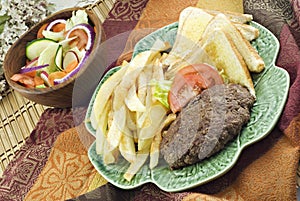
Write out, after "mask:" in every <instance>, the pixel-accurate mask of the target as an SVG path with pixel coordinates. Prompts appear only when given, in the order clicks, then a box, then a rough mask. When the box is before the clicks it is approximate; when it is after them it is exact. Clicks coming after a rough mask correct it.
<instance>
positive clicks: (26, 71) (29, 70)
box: [20, 64, 49, 73]
mask: <svg viewBox="0 0 300 201" xmlns="http://www.w3.org/2000/svg"><path fill="white" fill-rule="evenodd" d="M48 66H49V64H44V65H39V66H32V67H28V65H27V66H24V67H22V68H21V69H20V73H28V72H32V71H35V70H40V69H42V68H45V67H48Z"/></svg>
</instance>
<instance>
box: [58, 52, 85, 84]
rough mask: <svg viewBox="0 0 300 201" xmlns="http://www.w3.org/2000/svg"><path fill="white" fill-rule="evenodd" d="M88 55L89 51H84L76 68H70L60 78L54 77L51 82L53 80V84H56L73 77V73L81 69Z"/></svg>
mask: <svg viewBox="0 0 300 201" xmlns="http://www.w3.org/2000/svg"><path fill="white" fill-rule="evenodd" d="M88 56H89V53H88V52H86V53H85V55H84V57H83V58H82V59H81V60H80V62H79V64H78V65H77V67H76V68H74V70H72V71H71V72H70V73H68V74H67V75H66V76H65V77H63V78H61V79H55V80H54V81H53V82H54V85H57V84H61V83H63V82H65V81H67V80H68V79H70V78H71V77H73V76H74V75H76V74H77V73H78V72H79V70H80V69H81V67H82V66H83V65H84V63H85V61H86V60H87V58H88Z"/></svg>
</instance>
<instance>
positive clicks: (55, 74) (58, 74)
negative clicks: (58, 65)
mask: <svg viewBox="0 0 300 201" xmlns="http://www.w3.org/2000/svg"><path fill="white" fill-rule="evenodd" d="M66 75H67V73H66V72H63V71H56V72H53V73H50V74H49V76H48V80H49V83H50V84H51V86H54V80H55V79H61V78H63V77H65V76H66Z"/></svg>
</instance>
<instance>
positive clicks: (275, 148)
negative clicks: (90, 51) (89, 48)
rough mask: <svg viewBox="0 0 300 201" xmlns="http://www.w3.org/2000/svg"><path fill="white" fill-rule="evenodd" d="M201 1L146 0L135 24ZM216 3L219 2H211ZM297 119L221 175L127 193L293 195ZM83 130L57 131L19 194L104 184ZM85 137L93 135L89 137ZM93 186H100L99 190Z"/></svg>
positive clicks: (74, 191) (146, 24)
mask: <svg viewBox="0 0 300 201" xmlns="http://www.w3.org/2000/svg"><path fill="white" fill-rule="evenodd" d="M203 2H207V1H199V2H198V1H196V0H189V1H180V0H168V1H157V0H150V1H149V2H148V4H147V6H146V8H145V10H144V11H143V14H142V16H141V18H140V20H139V22H138V24H137V26H136V27H135V30H138V29H141V28H154V29H156V28H160V27H162V26H164V25H167V24H169V23H172V22H174V21H177V20H178V15H179V13H180V11H181V10H182V9H183V8H185V7H187V6H190V5H198V6H201V7H203V6H205V5H206V4H203ZM213 2H219V1H216V0H215V1H213ZM222 2H223V1H222ZM224 2H225V1H224ZM226 2H231V3H232V4H226V5H227V6H229V7H226V8H227V9H229V10H230V9H232V10H235V9H240V8H241V7H242V5H241V3H242V2H241V1H240V0H235V1H230V0H227V1H226ZM197 3H198V4H197ZM207 5H208V4H207ZM211 5H212V3H210V4H209V6H211ZM218 5H219V6H220V5H221V6H220V7H217V6H218ZM222 5H223V4H220V3H216V4H215V6H216V7H215V8H216V9H217V8H219V9H222ZM224 5H225V4H224ZM230 5H234V8H231V7H230ZM210 8H211V7H210ZM239 11H240V10H239ZM150 31H153V29H151V30H150ZM146 33H147V32H145V33H143V34H141V35H139V36H136V35H134V34H132V35H131V36H130V37H129V40H128V43H127V46H126V48H125V51H124V53H125V54H124V55H126V53H127V56H128V52H129V55H130V51H132V48H133V46H134V44H135V43H136V41H138V39H139V38H140V37H142V36H143V35H144V34H146ZM299 119H300V115H299V116H297V117H295V118H294V120H292V121H291V122H290V124H289V125H288V127H287V128H286V129H285V130H284V133H283V132H282V131H280V130H279V129H278V128H277V127H276V128H275V129H274V130H273V131H272V132H271V133H270V134H269V135H268V136H267V137H266V138H265V139H263V140H261V141H260V142H258V143H256V144H253V145H251V146H249V147H248V148H246V149H245V150H244V151H243V152H242V154H241V156H240V157H239V160H238V161H237V163H236V164H235V166H234V167H233V168H232V169H231V170H230V171H229V172H228V173H226V174H225V175H224V176H221V177H220V178H217V179H216V180H214V181H211V182H209V183H207V184H204V185H202V186H199V187H197V188H194V189H191V190H189V191H187V192H185V193H183V192H182V193H174V194H171V193H165V192H162V191H160V190H158V189H155V190H154V191H153V193H149V192H148V190H147V185H146V186H145V187H143V188H142V189H139V190H133V193H132V194H135V195H136V196H137V197H135V200H139V199H138V198H142V197H143V196H142V195H143V194H144V195H145V197H147V196H146V195H148V196H149V197H150V195H149V194H152V195H151V196H152V198H157V199H159V198H160V197H164V196H166V197H165V198H167V197H169V198H170V197H172V198H174V199H175V198H176V199H177V200H185V201H187V200H216V201H218V200H253V201H256V200H296V175H295V174H296V169H297V164H298V161H299V139H298V137H299V127H300V121H299ZM85 133H86V131H84V127H83V126H82V125H81V126H79V127H76V128H72V129H70V130H68V131H66V132H64V133H62V134H61V135H60V136H59V137H58V138H57V141H56V143H55V145H54V147H53V149H52V151H51V154H50V156H49V160H48V162H47V164H46V165H45V167H44V169H43V171H42V173H41V174H40V176H39V177H38V179H37V181H36V182H35V184H34V186H33V187H32V188H31V190H30V191H29V193H28V194H27V196H26V198H25V200H28V201H29V200H65V199H69V198H72V197H76V196H79V195H80V194H83V193H87V192H89V191H90V190H93V189H95V188H97V187H100V186H102V185H104V184H106V181H105V180H104V179H103V178H102V177H101V176H100V175H99V174H98V173H97V172H96V171H95V170H94V169H93V167H92V165H91V164H90V162H89V160H88V157H87V150H86V146H87V145H88V144H89V143H90V142H84V143H83V140H82V138H81V137H80V136H82V135H85ZM86 135H87V136H89V135H88V134H86ZM89 140H90V141H91V140H93V139H92V138H90V139H89ZM89 140H87V141H89ZM149 186H150V185H149ZM151 189H153V187H152V188H151ZM99 192H102V191H101V190H99ZM122 193H124V194H126V193H128V191H122ZM133 196H134V195H133ZM82 198H83V199H82V200H84V198H87V197H85V196H83V197H82ZM149 199H150V198H149ZM78 200H80V198H78Z"/></svg>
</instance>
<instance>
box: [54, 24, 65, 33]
mask: <svg viewBox="0 0 300 201" xmlns="http://www.w3.org/2000/svg"><path fill="white" fill-rule="evenodd" d="M65 28H66V24H64V23H57V24H55V25H54V26H53V27H52V31H53V32H61V31H63V30H65Z"/></svg>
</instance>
